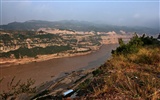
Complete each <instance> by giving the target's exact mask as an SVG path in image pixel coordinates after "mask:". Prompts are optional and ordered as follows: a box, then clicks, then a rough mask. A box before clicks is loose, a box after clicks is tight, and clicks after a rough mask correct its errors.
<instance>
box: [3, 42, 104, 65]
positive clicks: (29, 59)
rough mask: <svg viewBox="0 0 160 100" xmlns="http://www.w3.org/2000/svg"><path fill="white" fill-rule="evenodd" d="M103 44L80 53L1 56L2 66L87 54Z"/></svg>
mask: <svg viewBox="0 0 160 100" xmlns="http://www.w3.org/2000/svg"><path fill="white" fill-rule="evenodd" d="M101 46H102V45H100V46H97V47H96V49H94V50H91V51H87V52H79V53H68V52H67V51H66V52H61V53H56V54H49V55H38V56H37V57H36V58H34V57H25V58H21V59H15V58H0V67H9V66H13V65H21V64H28V63H31V62H41V61H47V60H50V59H56V58H64V57H74V56H84V55H87V54H90V53H92V52H95V51H97V50H99V49H100V48H101Z"/></svg>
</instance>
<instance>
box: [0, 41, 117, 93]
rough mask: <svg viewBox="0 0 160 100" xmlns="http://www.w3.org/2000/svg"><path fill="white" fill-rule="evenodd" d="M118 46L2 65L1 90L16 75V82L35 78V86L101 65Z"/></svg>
mask: <svg viewBox="0 0 160 100" xmlns="http://www.w3.org/2000/svg"><path fill="white" fill-rule="evenodd" d="M117 46H118V44H108V45H102V47H101V48H100V49H99V50H97V51H95V52H93V53H91V54H87V55H83V56H74V57H65V58H55V59H50V60H47V61H41V62H32V63H28V64H22V65H13V66H10V67H2V68H0V79H2V78H3V80H2V82H1V84H0V92H2V90H6V89H7V83H8V82H11V80H12V78H13V77H14V76H15V80H14V82H17V81H18V80H21V82H26V81H27V79H29V78H31V79H33V80H35V84H34V86H38V85H40V84H41V83H45V82H46V81H50V80H52V79H56V78H58V77H59V76H60V75H61V74H63V73H68V72H72V71H77V70H80V69H91V68H96V67H99V66H100V65H102V64H103V63H104V62H105V61H106V60H107V59H109V57H111V51H112V50H113V49H116V47H117Z"/></svg>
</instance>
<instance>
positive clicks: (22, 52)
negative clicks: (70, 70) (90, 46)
mask: <svg viewBox="0 0 160 100" xmlns="http://www.w3.org/2000/svg"><path fill="white" fill-rule="evenodd" d="M70 49H72V48H71V47H70V46H48V47H46V48H42V47H35V48H31V49H28V48H26V47H21V48H19V49H17V50H14V51H10V52H7V53H1V54H0V57H10V56H11V54H13V55H14V57H15V58H17V59H19V58H23V57H25V56H27V57H36V56H37V55H45V54H54V53H58V52H62V51H66V50H70Z"/></svg>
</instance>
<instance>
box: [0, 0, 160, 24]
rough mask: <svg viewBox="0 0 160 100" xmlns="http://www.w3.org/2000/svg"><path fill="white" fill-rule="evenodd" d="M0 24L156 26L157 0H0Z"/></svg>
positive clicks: (159, 1) (158, 16) (159, 18)
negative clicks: (70, 22)
mask: <svg viewBox="0 0 160 100" xmlns="http://www.w3.org/2000/svg"><path fill="white" fill-rule="evenodd" d="M0 6H1V12H0V13H1V24H7V23H10V22H13V21H17V22H24V21H27V20H47V21H57V20H79V21H90V22H99V23H106V24H114V25H125V26H126V25H128V26H147V27H153V26H154V27H159V23H160V11H159V9H160V7H159V6H160V0H1V5H0Z"/></svg>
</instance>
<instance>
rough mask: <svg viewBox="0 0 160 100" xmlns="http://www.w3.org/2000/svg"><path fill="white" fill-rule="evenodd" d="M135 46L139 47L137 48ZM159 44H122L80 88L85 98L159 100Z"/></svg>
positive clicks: (143, 39) (150, 41) (148, 40)
mask: <svg viewBox="0 0 160 100" xmlns="http://www.w3.org/2000/svg"><path fill="white" fill-rule="evenodd" d="M135 47H136V48H135ZM159 52H160V43H158V41H157V40H155V39H153V38H150V37H140V38H138V37H137V36H136V37H134V38H133V39H132V40H131V41H130V42H129V43H128V44H123V43H122V42H121V44H120V47H118V48H117V49H116V50H115V51H113V52H112V53H113V56H112V58H111V59H110V60H108V61H107V62H106V63H105V64H103V65H102V66H100V67H99V68H98V69H97V70H95V71H93V77H92V78H90V79H88V80H86V81H85V82H84V83H82V84H81V85H80V86H79V89H80V91H79V92H78V95H79V96H80V97H81V98H82V99H86V100H87V99H88V100H89V99H91V98H92V99H100V100H101V99H106V98H107V99H109V100H114V99H116V100H124V99H129V100H133V99H136V100H137V99H138V100H159V99H160V54H159Z"/></svg>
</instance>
